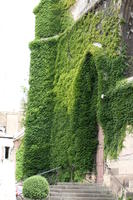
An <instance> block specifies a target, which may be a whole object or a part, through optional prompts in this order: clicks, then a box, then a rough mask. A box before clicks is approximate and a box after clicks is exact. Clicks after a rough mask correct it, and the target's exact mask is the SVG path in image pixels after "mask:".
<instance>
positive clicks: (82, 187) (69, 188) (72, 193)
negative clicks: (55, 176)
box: [47, 183, 115, 200]
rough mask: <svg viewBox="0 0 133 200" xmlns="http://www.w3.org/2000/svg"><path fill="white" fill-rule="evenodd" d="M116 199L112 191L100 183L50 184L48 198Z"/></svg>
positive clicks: (51, 199) (67, 199)
mask: <svg viewBox="0 0 133 200" xmlns="http://www.w3.org/2000/svg"><path fill="white" fill-rule="evenodd" d="M93 199H95V200H115V198H114V197H113V195H112V194H111V192H110V191H109V190H108V189H107V188H105V187H103V186H101V185H99V184H82V183H58V184H57V185H53V186H50V194H49V197H48V198H47V200H93Z"/></svg>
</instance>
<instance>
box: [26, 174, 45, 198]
mask: <svg viewBox="0 0 133 200" xmlns="http://www.w3.org/2000/svg"><path fill="white" fill-rule="evenodd" d="M48 193H49V184H48V182H47V180H46V179H45V178H44V177H41V176H32V177H30V178H28V179H26V180H25V181H24V185H23V195H24V197H25V198H29V199H34V200H36V199H40V200H41V199H45V198H46V197H47V196H48Z"/></svg>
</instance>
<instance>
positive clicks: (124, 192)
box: [105, 163, 129, 199]
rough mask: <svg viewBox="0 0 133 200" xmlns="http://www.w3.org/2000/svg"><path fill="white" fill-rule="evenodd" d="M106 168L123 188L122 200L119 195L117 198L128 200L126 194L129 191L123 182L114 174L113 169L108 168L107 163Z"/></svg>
mask: <svg viewBox="0 0 133 200" xmlns="http://www.w3.org/2000/svg"><path fill="white" fill-rule="evenodd" d="M105 168H106V169H107V170H108V171H109V174H110V175H111V176H112V177H113V178H114V179H115V180H116V181H117V183H118V184H119V185H120V187H121V192H122V194H121V196H122V197H121V198H120V197H119V196H118V193H116V194H115V195H116V198H117V199H126V193H127V192H129V191H128V189H127V188H126V187H125V186H124V185H123V184H122V183H121V181H120V180H119V179H118V178H117V177H116V176H115V175H114V174H113V172H112V170H111V168H110V167H109V166H108V164H107V163H105Z"/></svg>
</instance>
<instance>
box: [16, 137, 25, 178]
mask: <svg viewBox="0 0 133 200" xmlns="http://www.w3.org/2000/svg"><path fill="white" fill-rule="evenodd" d="M23 153H24V145H23V140H22V141H21V145H20V147H19V149H18V150H17V152H16V179H17V181H20V180H22V179H23Z"/></svg>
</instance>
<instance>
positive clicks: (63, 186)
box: [50, 185, 109, 191]
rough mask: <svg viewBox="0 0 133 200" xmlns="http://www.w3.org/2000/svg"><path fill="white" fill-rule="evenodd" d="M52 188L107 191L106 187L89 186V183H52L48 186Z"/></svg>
mask: <svg viewBox="0 0 133 200" xmlns="http://www.w3.org/2000/svg"><path fill="white" fill-rule="evenodd" d="M50 188H51V189H52V188H53V189H88V190H92V191H109V190H108V189H107V188H105V187H103V186H93V185H91V186H89V185H54V186H50Z"/></svg>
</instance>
